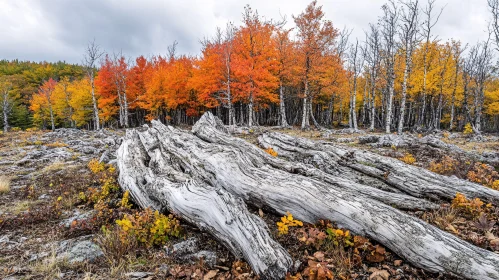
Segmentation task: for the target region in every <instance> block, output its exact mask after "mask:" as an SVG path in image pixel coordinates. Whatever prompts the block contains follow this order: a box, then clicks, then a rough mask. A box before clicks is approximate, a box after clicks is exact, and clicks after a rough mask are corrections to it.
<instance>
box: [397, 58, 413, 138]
mask: <svg viewBox="0 0 499 280" xmlns="http://www.w3.org/2000/svg"><path fill="white" fill-rule="evenodd" d="M411 55H412V52H410V51H409V50H408V49H407V50H406V55H405V67H404V81H403V82H402V98H401V100H400V116H399V123H398V127H397V133H398V134H402V131H403V129H404V116H405V101H406V97H407V82H408V81H407V80H408V79H409V67H410V64H411Z"/></svg>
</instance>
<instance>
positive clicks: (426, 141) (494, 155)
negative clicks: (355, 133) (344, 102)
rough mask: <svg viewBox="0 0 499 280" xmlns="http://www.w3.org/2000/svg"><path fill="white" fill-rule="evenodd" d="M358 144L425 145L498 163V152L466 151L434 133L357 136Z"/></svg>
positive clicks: (411, 146) (381, 145) (407, 146)
mask: <svg viewBox="0 0 499 280" xmlns="http://www.w3.org/2000/svg"><path fill="white" fill-rule="evenodd" d="M358 139H359V143H360V144H370V145H372V146H378V147H392V146H394V147H400V148H421V149H424V148H426V147H429V148H432V149H437V150H440V151H443V152H445V153H447V154H451V155H456V156H462V157H467V158H470V159H473V160H475V161H480V162H485V163H488V164H492V165H495V166H497V165H499V153H498V152H477V151H466V150H463V149H461V148H460V147H459V146H457V145H454V144H449V143H446V142H444V141H443V140H442V139H440V138H439V137H437V136H435V135H432V134H430V135H426V136H424V137H421V138H419V137H415V136H414V135H410V134H402V135H395V134H386V135H381V136H373V135H369V136H361V137H359V138H358Z"/></svg>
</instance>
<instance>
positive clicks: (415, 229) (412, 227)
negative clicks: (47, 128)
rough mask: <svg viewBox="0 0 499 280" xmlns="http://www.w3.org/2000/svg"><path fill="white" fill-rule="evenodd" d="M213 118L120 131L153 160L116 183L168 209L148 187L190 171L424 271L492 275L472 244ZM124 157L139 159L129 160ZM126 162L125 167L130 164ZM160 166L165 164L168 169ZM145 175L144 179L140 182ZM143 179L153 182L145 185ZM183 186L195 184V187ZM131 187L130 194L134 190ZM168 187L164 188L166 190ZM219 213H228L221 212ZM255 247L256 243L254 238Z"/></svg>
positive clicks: (488, 257)
mask: <svg viewBox="0 0 499 280" xmlns="http://www.w3.org/2000/svg"><path fill="white" fill-rule="evenodd" d="M213 120H214V117H213V116H212V115H211V114H209V113H207V114H205V115H204V116H203V117H202V118H201V120H200V121H199V122H198V123H197V124H196V125H195V126H194V127H193V132H194V133H195V134H196V135H192V134H190V133H187V132H184V131H181V130H177V129H175V128H171V127H166V126H164V125H162V124H160V123H159V122H153V127H152V128H149V129H148V130H147V131H145V132H140V133H138V137H129V136H128V134H127V138H126V139H125V141H124V144H122V145H125V143H130V144H129V145H130V146H135V147H142V148H141V149H144V150H145V151H146V152H143V154H146V153H147V154H148V155H149V157H150V158H151V159H155V160H154V161H153V160H149V159H148V158H147V157H144V156H141V157H140V161H141V162H142V164H143V165H144V166H148V167H149V168H150V171H148V173H147V172H144V173H140V174H145V175H143V176H142V177H140V175H139V176H138V177H137V176H136V175H134V174H133V173H132V172H133V171H131V170H130V171H128V172H125V173H124V174H131V175H130V177H129V178H128V179H126V180H125V179H121V177H122V176H124V175H122V173H123V172H122V171H121V167H120V182H125V183H126V182H132V183H130V184H131V185H132V186H137V187H138V188H140V189H142V190H143V191H142V192H136V193H135V195H139V196H144V195H145V196H146V197H147V198H145V199H139V200H140V201H147V200H150V201H158V200H159V201H163V200H168V201H166V202H163V204H164V205H168V207H170V208H172V207H173V206H171V205H172V204H175V201H176V199H173V201H171V200H172V199H171V197H168V196H163V197H161V196H160V195H158V192H155V191H153V189H155V188H163V187H162V186H165V185H166V186H168V183H163V182H168V179H169V178H172V177H174V174H175V173H172V172H169V171H168V169H169V168H170V167H171V168H174V169H175V170H176V171H177V172H181V173H182V174H187V175H189V176H190V178H193V179H194V180H196V181H197V182H200V183H199V185H201V186H204V185H209V186H216V188H217V190H225V191H227V193H229V194H230V195H232V196H234V197H236V198H242V199H243V200H244V202H246V203H248V204H252V205H255V206H260V207H261V206H267V207H269V208H271V209H273V210H275V211H276V212H278V213H280V214H284V213H285V212H287V211H290V212H291V213H292V214H293V215H294V216H296V217H297V218H298V219H300V220H303V221H305V222H309V223H315V222H317V221H318V220H320V219H326V220H331V221H334V222H336V223H338V225H339V226H340V227H344V228H348V229H350V230H352V231H353V232H355V233H357V234H361V235H365V236H368V237H370V238H372V239H374V240H376V241H378V242H380V243H381V244H383V245H384V246H386V247H388V248H390V249H391V250H392V251H394V252H395V253H396V254H398V255H400V256H402V257H404V258H405V259H406V260H407V261H409V262H411V263H413V264H415V265H416V266H419V267H421V268H424V269H426V270H428V271H431V272H444V273H450V274H453V275H456V276H459V277H463V278H469V279H498V278H499V267H497V265H496V264H497V263H498V262H499V256H498V255H497V254H494V253H492V252H489V251H486V250H484V249H481V248H478V247H475V246H473V245H471V244H469V243H467V242H465V241H463V240H460V239H459V238H457V237H455V236H453V235H451V234H449V233H447V232H444V231H441V230H439V229H438V228H436V227H434V226H431V225H429V224H427V223H425V222H423V221H421V220H419V219H417V218H415V217H413V216H410V215H407V214H405V213H403V212H401V211H399V210H397V209H394V208H393V207H391V206H389V205H387V204H385V203H382V202H380V201H377V200H374V199H372V198H370V197H368V196H366V195H364V194H359V193H356V192H354V191H352V190H351V189H349V188H342V187H340V186H339V185H335V184H331V183H327V182H325V180H320V179H319V178H316V176H317V174H325V173H324V172H322V171H320V172H314V171H313V170H314V169H313V168H312V167H309V166H305V165H303V164H298V168H297V169H300V168H302V167H303V166H304V167H306V169H304V170H302V171H301V172H311V174H312V176H310V177H309V176H305V175H303V174H305V173H303V174H300V172H298V171H299V170H297V169H295V168H294V167H293V166H294V165H295V163H291V162H288V161H284V160H280V159H276V158H273V157H272V156H270V155H268V154H267V153H265V152H263V151H262V150H260V149H258V148H257V147H255V146H254V145H251V144H249V143H247V142H245V141H243V140H241V139H237V138H234V137H231V136H230V135H228V134H226V133H225V132H224V131H220V130H218V129H216V125H217V123H218V122H217V121H213ZM201 138H202V139H204V140H202V139H201ZM210 139H211V140H210ZM217 141H220V143H217ZM241 141H242V142H241ZM139 142H140V143H142V144H139ZM133 143H137V144H133ZM136 149H137V148H136ZM120 151H121V148H120ZM258 151H259V152H258ZM151 155H154V156H151ZM118 158H119V161H124V160H125V159H126V158H127V155H126V153H123V152H122V153H121V156H118ZM131 161H132V162H136V161H138V160H137V159H131ZM132 162H131V163H128V164H129V166H132V167H133V168H135V166H134V164H132ZM153 163H154V164H153ZM163 166H170V167H169V168H168V169H167V168H164V167H163ZM138 167H140V165H139V166H138ZM152 171H154V172H152ZM321 172H322V173H321ZM314 176H315V177H314ZM328 176H329V177H332V175H328ZM144 178H148V179H146V181H144ZM133 182H135V183H133ZM137 182H139V183H140V184H139V183H137ZM146 182H147V183H146ZM148 182H155V183H154V184H152V185H151V183H148ZM201 182H202V183H201ZM352 184H354V183H352ZM151 186H156V187H155V188H152V187H151ZM160 186H161V187H160ZM189 188H198V185H192V186H190V187H189ZM166 189H169V188H168V187H167V188H166ZM130 190H131V192H133V190H134V188H130ZM168 191H169V190H165V192H166V193H167V192H168ZM191 193H192V191H189V192H186V194H185V195H186V196H187V198H186V200H188V201H190V200H191V198H190V197H189V196H190V195H191ZM193 199H196V197H194V198H193ZM163 204H159V205H163ZM212 207H215V208H221V207H222V206H217V205H215V206H213V205H212V203H210V202H209V201H207V202H206V203H203V204H201V205H198V207H197V208H200V209H198V210H197V211H199V212H201V213H207V214H205V215H204V216H200V217H198V219H199V220H202V219H208V223H209V221H211V219H210V218H208V217H206V216H209V213H211V211H212ZM228 207H231V206H228ZM197 208H196V209H197ZM189 212H190V211H186V213H184V215H185V216H193V217H197V215H198V214H197V212H196V213H194V214H193V213H189ZM217 215H218V214H217ZM220 215H227V214H226V213H220ZM198 223H199V224H204V223H203V222H198ZM220 227H224V225H220ZM220 232H226V230H223V229H217V230H212V234H213V235H214V236H215V237H217V238H218V239H219V240H221V241H222V242H224V244H232V243H233V244H238V242H240V241H238V240H237V239H236V240H233V238H234V236H232V235H221V234H220ZM224 238H228V239H231V240H230V241H229V240H224ZM269 242H270V241H269ZM254 246H261V244H260V243H255V244H254ZM229 248H230V247H229ZM253 250H255V251H259V249H257V248H255V249H253ZM273 255H276V254H273ZM245 258H248V257H247V256H245ZM248 262H249V263H250V264H251V265H252V266H253V267H254V268H255V263H254V262H255V261H254V260H253V261H251V259H250V260H249V261H248ZM285 264H290V262H289V263H288V262H286V263H285ZM277 266H279V265H277ZM258 273H261V274H262V276H263V277H268V278H272V277H275V274H274V275H268V274H266V273H265V271H264V272H263V273H262V272H261V270H260V271H259V272H258Z"/></svg>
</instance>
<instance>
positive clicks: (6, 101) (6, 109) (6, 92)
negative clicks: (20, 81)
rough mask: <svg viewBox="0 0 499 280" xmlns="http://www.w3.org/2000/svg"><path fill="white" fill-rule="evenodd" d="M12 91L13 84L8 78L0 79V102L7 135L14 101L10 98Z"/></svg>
mask: <svg viewBox="0 0 499 280" xmlns="http://www.w3.org/2000/svg"><path fill="white" fill-rule="evenodd" d="M11 90H12V83H11V82H10V81H9V80H8V79H7V78H5V77H2V79H0V98H1V99H0V101H1V105H2V115H3V131H4V132H5V133H7V132H8V131H9V116H10V113H11V112H12V107H13V100H12V98H11V97H10V91H11Z"/></svg>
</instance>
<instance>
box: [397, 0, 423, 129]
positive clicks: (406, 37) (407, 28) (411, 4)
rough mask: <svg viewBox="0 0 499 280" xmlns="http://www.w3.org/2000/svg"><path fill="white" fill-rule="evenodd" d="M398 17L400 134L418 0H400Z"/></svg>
mask: <svg viewBox="0 0 499 280" xmlns="http://www.w3.org/2000/svg"><path fill="white" fill-rule="evenodd" d="M401 4H402V8H401V10H400V11H401V17H400V21H401V23H400V29H401V30H400V34H399V35H400V41H401V44H402V49H403V51H404V54H405V67H404V78H403V82H402V98H401V100H400V116H399V123H398V128H397V133H398V134H401V133H402V130H403V128H404V117H405V102H406V97H407V83H408V79H409V71H410V69H411V67H412V53H413V51H414V49H415V48H416V46H417V44H418V42H419V38H418V29H419V22H418V20H419V0H409V1H407V2H404V1H402V2H401Z"/></svg>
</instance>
